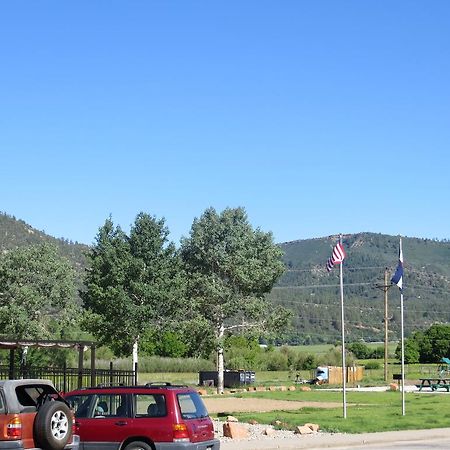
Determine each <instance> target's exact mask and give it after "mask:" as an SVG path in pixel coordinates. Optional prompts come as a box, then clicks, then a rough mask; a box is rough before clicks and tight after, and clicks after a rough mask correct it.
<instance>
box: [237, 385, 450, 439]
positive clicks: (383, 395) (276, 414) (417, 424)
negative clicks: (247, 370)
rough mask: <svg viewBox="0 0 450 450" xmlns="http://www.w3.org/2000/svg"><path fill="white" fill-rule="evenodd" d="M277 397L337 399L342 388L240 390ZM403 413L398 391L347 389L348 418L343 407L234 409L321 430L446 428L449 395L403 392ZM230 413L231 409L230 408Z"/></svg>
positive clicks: (245, 418) (260, 418)
mask: <svg viewBox="0 0 450 450" xmlns="http://www.w3.org/2000/svg"><path fill="white" fill-rule="evenodd" d="M246 395H252V396H255V395H256V396H258V397H261V398H271V399H279V400H297V401H305V402H306V401H320V402H340V403H341V404H342V393H341V392H330V391H324V390H312V391H311V392H300V391H294V392H258V393H251V394H241V395H240V396H241V397H245V396H246ZM405 404H406V407H405V410H406V414H405V416H402V406H401V393H400V392H398V391H397V392H347V418H346V419H344V418H343V408H342V406H341V407H339V408H332V409H322V408H302V409H299V410H296V411H273V412H264V413H233V415H234V416H236V417H238V419H239V420H240V421H241V422H246V421H248V420H250V419H255V420H257V421H258V422H259V423H267V424H269V423H273V422H274V421H276V420H279V421H280V422H282V424H283V425H282V426H281V427H282V428H286V429H294V428H295V427H296V426H298V425H303V424H305V423H308V422H313V423H317V424H319V425H320V428H321V430H322V431H326V432H343V433H364V432H376V431H396V430H412V429H426V428H445V427H449V424H450V405H449V397H448V395H445V394H425V393H406V402H405ZM230 413H232V411H230Z"/></svg>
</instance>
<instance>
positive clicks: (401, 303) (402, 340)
mask: <svg viewBox="0 0 450 450" xmlns="http://www.w3.org/2000/svg"><path fill="white" fill-rule="evenodd" d="M399 255H400V257H399V259H401V262H402V264H403V250H402V238H400V252H399ZM400 316H401V321H400V322H401V325H400V328H401V348H402V351H401V354H402V355H401V358H402V416H404V415H405V414H406V411H405V328H404V320H403V317H404V314H403V272H402V282H401V287H400Z"/></svg>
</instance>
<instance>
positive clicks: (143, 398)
mask: <svg viewBox="0 0 450 450" xmlns="http://www.w3.org/2000/svg"><path fill="white" fill-rule="evenodd" d="M133 399H134V410H135V417H137V418H139V417H164V416H165V415H166V414H167V408H166V398H165V396H164V395H162V394H134V395H133Z"/></svg>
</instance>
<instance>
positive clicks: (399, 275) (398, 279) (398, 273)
mask: <svg viewBox="0 0 450 450" xmlns="http://www.w3.org/2000/svg"><path fill="white" fill-rule="evenodd" d="M391 283H394V284H396V285H397V286H398V287H399V289H400V324H401V325H400V329H401V336H400V342H401V360H402V361H401V363H402V373H401V378H402V386H401V389H402V415H403V416H404V415H405V329H404V324H403V323H404V322H403V250H402V238H400V246H399V249H398V265H397V269H396V270H395V273H394V276H393V277H392V278H391Z"/></svg>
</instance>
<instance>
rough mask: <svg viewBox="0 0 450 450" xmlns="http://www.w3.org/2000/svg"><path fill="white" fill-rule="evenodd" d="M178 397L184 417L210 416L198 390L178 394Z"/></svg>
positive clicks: (199, 417) (198, 417)
mask: <svg viewBox="0 0 450 450" xmlns="http://www.w3.org/2000/svg"><path fill="white" fill-rule="evenodd" d="M177 397H178V404H179V405H180V411H181V416H182V417H183V419H201V418H202V417H208V411H207V410H206V407H205V405H204V403H203V401H202V399H201V398H200V396H199V395H198V394H197V393H196V392H188V393H186V394H178V395H177Z"/></svg>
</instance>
